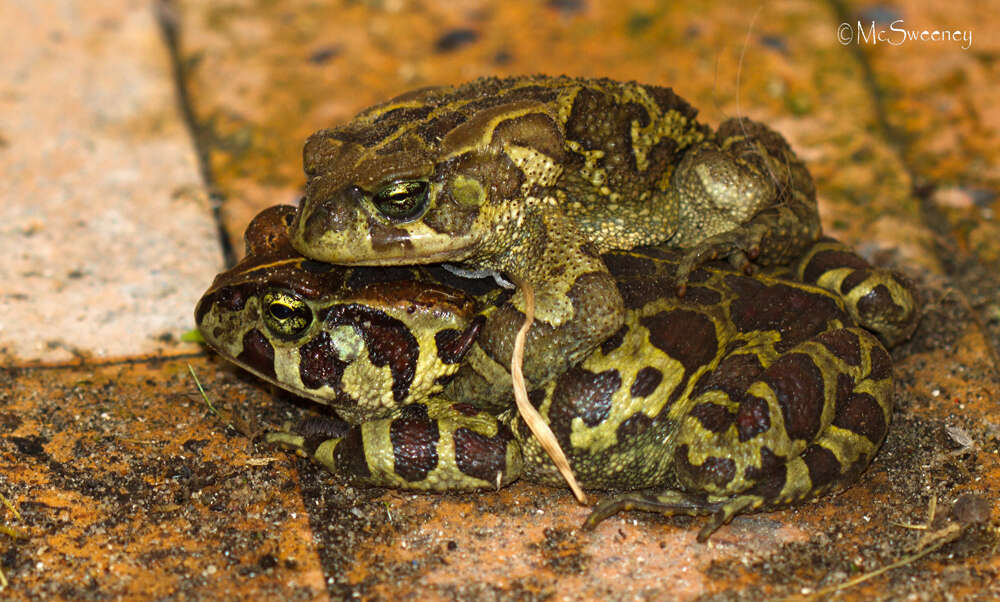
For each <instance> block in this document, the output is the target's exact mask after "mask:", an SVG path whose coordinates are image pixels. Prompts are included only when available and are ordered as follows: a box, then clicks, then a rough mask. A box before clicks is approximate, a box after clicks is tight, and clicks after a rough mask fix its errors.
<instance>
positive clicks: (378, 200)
mask: <svg viewBox="0 0 1000 602" xmlns="http://www.w3.org/2000/svg"><path fill="white" fill-rule="evenodd" d="M429 188H430V186H429V185H428V184H427V182H426V181H424V180H401V181H399V182H393V183H392V184H389V185H388V186H386V187H385V188H383V189H382V190H379V191H378V192H377V193H375V196H374V197H373V198H372V202H373V203H374V204H375V207H376V208H377V209H378V210H379V211H380V212H381V213H382V215H384V216H386V217H387V218H389V219H390V220H392V221H394V222H408V221H412V220H415V219H417V218H418V217H420V216H421V215H422V214H423V212H424V210H425V209H426V208H427V199H428V194H427V193H428V189H429Z"/></svg>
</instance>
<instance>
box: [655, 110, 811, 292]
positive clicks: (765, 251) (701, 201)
mask: <svg viewBox="0 0 1000 602" xmlns="http://www.w3.org/2000/svg"><path fill="white" fill-rule="evenodd" d="M671 184H672V186H673V188H674V189H675V190H676V194H677V199H678V204H679V211H680V219H679V220H678V222H679V224H680V228H679V229H678V231H677V232H676V233H675V234H674V236H673V237H672V238H671V240H670V241H669V244H671V245H672V246H674V247H678V248H682V249H685V250H686V254H685V257H684V259H683V260H682V261H681V263H680V266H678V271H677V280H678V284H679V285H680V286H681V288H683V285H684V283H685V282H686V280H687V276H688V275H689V274H690V273H691V272H692V271H693V270H694V269H696V268H697V267H698V266H700V265H701V264H703V263H705V262H706V261H709V260H712V259H717V258H728V259H729V262H730V263H731V264H732V265H733V266H734V267H736V268H737V269H740V270H743V271H747V272H749V271H750V270H751V268H752V265H751V262H755V263H757V264H760V265H774V264H784V263H788V262H789V261H791V260H792V259H794V258H796V257H798V256H799V255H800V254H801V253H802V251H803V250H804V249H805V248H806V247H807V246H808V245H809V244H810V243H811V242H812V241H813V240H815V239H816V238H817V236H819V233H820V221H819V213H818V211H817V208H816V189H815V186H814V185H813V182H812V177H811V176H810V175H809V172H808V170H807V169H806V167H805V164H803V163H802V161H801V160H800V159H799V158H798V157H796V155H795V153H793V152H792V150H791V147H789V146H788V143H787V142H786V141H785V140H784V138H782V137H781V135H780V134H778V133H777V132H775V131H773V130H771V129H770V128H768V127H767V126H765V125H764V124H761V123H757V122H755V121H751V120H749V119H730V120H728V121H726V122H724V123H723V124H722V125H720V126H719V129H718V131H717V132H716V134H715V137H714V139H712V140H706V141H705V142H702V143H701V144H700V145H699V146H698V147H696V148H694V149H692V150H690V151H688V152H687V154H686V155H685V157H684V159H683V160H682V161H681V163H680V165H678V167H677V171H676V172H675V173H674V174H673V176H672V179H671Z"/></svg>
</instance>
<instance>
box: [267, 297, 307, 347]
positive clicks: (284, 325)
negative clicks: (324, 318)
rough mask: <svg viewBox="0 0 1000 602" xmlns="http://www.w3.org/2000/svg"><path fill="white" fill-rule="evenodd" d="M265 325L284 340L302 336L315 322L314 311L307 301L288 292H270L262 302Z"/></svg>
mask: <svg viewBox="0 0 1000 602" xmlns="http://www.w3.org/2000/svg"><path fill="white" fill-rule="evenodd" d="M261 305H262V306H263V310H264V323H265V324H266V325H267V328H268V330H270V331H271V332H272V333H274V335H275V336H277V337H279V338H282V339H291V338H294V337H296V336H298V335H300V334H302V333H303V332H304V331H305V330H306V329H307V328H309V325H310V324H312V321H313V313H312V310H311V309H309V305H307V304H306V302H305V301H303V300H302V299H300V298H299V297H298V296H297V295H294V294H292V293H289V292H287V291H268V292H266V293H264V297H263V299H262V300H261Z"/></svg>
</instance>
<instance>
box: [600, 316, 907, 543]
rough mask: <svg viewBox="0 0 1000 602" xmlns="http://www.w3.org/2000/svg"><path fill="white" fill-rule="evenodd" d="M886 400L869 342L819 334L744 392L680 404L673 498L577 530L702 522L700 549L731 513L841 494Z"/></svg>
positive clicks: (627, 499)
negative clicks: (675, 519)
mask: <svg viewBox="0 0 1000 602" xmlns="http://www.w3.org/2000/svg"><path fill="white" fill-rule="evenodd" d="M817 378H818V379H819V380H817ZM810 381H811V382H810ZM803 383H806V384H803ZM817 385H819V386H817ZM810 388H813V392H812V393H810V392H809V389H810ZM817 395H818V396H819V398H817ZM731 398H735V399H736V400H738V401H734V400H733V399H731ZM891 400H892V365H891V361H890V358H889V355H888V353H887V352H886V351H885V349H884V348H883V347H882V346H881V344H880V343H879V342H878V341H877V340H876V339H875V337H874V336H873V335H871V334H870V333H868V332H867V331H865V330H862V329H860V328H853V327H852V328H840V329H835V330H831V331H827V332H824V333H822V334H819V335H817V336H816V337H813V338H812V339H811V340H809V341H806V342H805V343H802V344H800V345H797V346H795V347H793V348H792V349H791V350H790V351H789V352H788V353H786V354H783V355H781V356H779V358H778V359H777V360H775V361H774V363H772V364H771V365H770V366H769V367H768V368H767V369H765V370H764V371H763V372H761V373H760V375H759V376H758V377H756V378H755V381H754V382H753V383H752V384H751V385H750V386H749V387H747V388H746V389H745V392H743V393H740V392H736V391H730V392H728V393H726V392H723V391H721V390H708V391H705V392H703V393H701V394H700V395H698V396H697V397H696V398H695V399H694V400H693V401H692V402H691V403H690V405H689V406H688V409H687V411H686V412H685V413H684V415H683V416H681V418H680V419H681V421H682V422H681V424H682V426H681V429H682V431H681V433H680V435H679V437H678V445H677V447H676V448H675V452H674V467H675V471H676V475H677V479H678V482H679V484H680V487H681V489H682V491H676V490H668V491H664V492H659V493H637V494H626V495H624V496H619V497H616V498H613V499H611V500H609V501H606V502H604V503H603V504H601V505H600V506H598V507H597V508H596V509H595V510H594V512H593V513H592V514H591V515H590V517H588V519H587V521H586V522H585V524H584V526H585V527H588V528H593V527H594V526H595V525H596V524H597V523H599V522H600V521H601V520H603V519H605V518H607V517H609V516H611V515H613V514H615V513H616V512H619V511H621V510H629V509H636V510H646V511H651V512H660V513H662V514H665V515H677V514H687V515H706V514H710V515H712V518H711V519H710V520H709V522H708V524H706V525H705V527H704V528H703V529H702V530H701V532H700V533H699V535H698V539H699V541H705V540H706V539H707V538H708V537H709V536H710V535H711V534H712V533H713V532H714V531H715V530H716V529H718V528H719V527H720V526H722V525H724V524H726V523H727V522H728V521H729V520H730V519H732V517H733V516H735V515H737V514H741V513H746V512H753V511H757V510H771V509H777V508H781V507H784V506H787V505H790V504H794V503H797V502H801V501H803V500H806V499H808V498H811V497H815V496H819V495H822V494H824V493H826V492H829V491H833V490H836V489H840V488H842V487H845V486H847V485H849V484H850V483H851V482H852V481H854V480H855V479H856V478H857V476H858V475H859V474H860V473H861V472H862V471H863V470H864V468H865V467H866V466H867V465H868V463H869V462H870V461H871V459H872V457H874V455H875V452H876V451H877V450H878V448H879V446H880V445H881V443H882V440H883V439H884V438H885V434H886V431H887V429H888V425H889V418H890V414H891V410H892V408H891ZM817 403H818V404H819V406H821V407H818V406H817Z"/></svg>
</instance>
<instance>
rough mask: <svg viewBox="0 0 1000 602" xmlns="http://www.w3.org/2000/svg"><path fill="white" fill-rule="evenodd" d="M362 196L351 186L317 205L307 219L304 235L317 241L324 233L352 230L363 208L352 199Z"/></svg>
mask: <svg viewBox="0 0 1000 602" xmlns="http://www.w3.org/2000/svg"><path fill="white" fill-rule="evenodd" d="M362 194H363V193H362V192H361V189H360V188H358V187H356V186H351V187H349V188H346V189H344V190H342V191H341V192H340V193H338V194H334V195H331V196H329V197H327V198H325V199H323V200H322V201H320V202H318V203H315V204H314V205H313V206H312V211H311V212H310V213H309V215H308V216H307V217H306V218H305V228H304V230H303V234H305V236H306V238H307V239H310V240H317V239H319V238H320V237H321V236H322V235H323V234H324V233H328V232H343V231H345V230H348V229H350V228H351V226H352V225H353V224H354V222H355V221H356V219H357V216H358V211H360V208H361V204H360V202H359V201H357V200H355V199H354V198H352V197H353V196H358V197H360V196H362Z"/></svg>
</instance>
